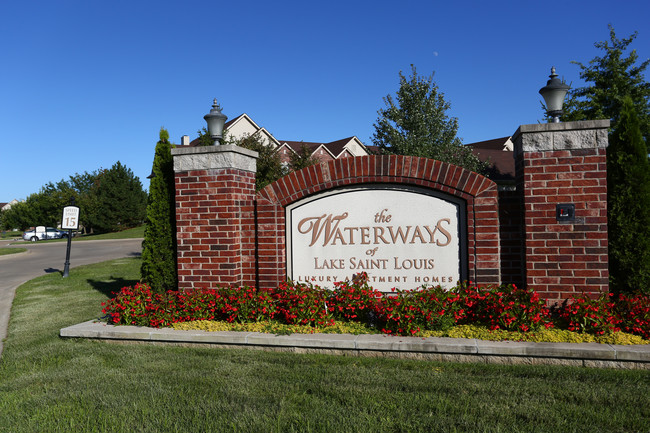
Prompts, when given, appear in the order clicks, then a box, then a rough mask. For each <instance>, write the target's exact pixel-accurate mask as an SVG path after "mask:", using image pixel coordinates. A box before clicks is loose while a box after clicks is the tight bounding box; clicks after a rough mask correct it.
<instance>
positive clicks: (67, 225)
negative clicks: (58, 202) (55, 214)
mask: <svg viewBox="0 0 650 433" xmlns="http://www.w3.org/2000/svg"><path fill="white" fill-rule="evenodd" d="M78 229H79V207H78V206H66V207H64V208H63V218H62V219H61V230H78Z"/></svg>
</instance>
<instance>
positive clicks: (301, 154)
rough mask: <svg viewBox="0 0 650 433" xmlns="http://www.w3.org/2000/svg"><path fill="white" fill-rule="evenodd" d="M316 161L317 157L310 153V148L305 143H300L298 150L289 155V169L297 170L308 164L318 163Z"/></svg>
mask: <svg viewBox="0 0 650 433" xmlns="http://www.w3.org/2000/svg"><path fill="white" fill-rule="evenodd" d="M318 162H319V161H318V159H316V158H315V157H314V156H313V155H312V152H311V149H310V148H309V147H308V146H307V145H306V144H302V145H301V146H300V149H298V152H296V153H292V154H291V156H290V157H289V169H290V170H291V171H298V170H302V169H303V168H305V167H309V166H310V165H314V164H318Z"/></svg>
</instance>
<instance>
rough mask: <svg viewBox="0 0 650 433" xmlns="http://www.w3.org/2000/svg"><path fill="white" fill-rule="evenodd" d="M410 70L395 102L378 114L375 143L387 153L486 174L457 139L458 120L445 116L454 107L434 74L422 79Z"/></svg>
mask: <svg viewBox="0 0 650 433" xmlns="http://www.w3.org/2000/svg"><path fill="white" fill-rule="evenodd" d="M411 70H412V75H411V77H410V78H409V79H407V78H406V77H405V76H404V75H403V74H402V72H401V71H400V73H399V77H400V87H399V90H398V91H397V94H396V95H395V98H393V97H392V96H391V95H388V96H386V97H385V98H384V103H385V104H386V108H384V109H380V110H379V111H378V112H377V113H378V114H379V117H378V118H377V121H376V123H375V124H374V127H375V133H374V134H373V136H372V141H373V143H374V144H375V145H376V146H378V147H379V148H380V149H382V151H383V152H384V153H392V154H397V155H412V156H422V157H426V158H433V159H437V160H440V161H444V162H448V163H451V164H455V165H459V166H462V167H465V168H467V169H469V170H472V171H477V172H480V171H483V170H484V169H485V167H486V164H484V163H482V162H481V161H480V160H479V159H478V158H477V157H476V156H475V155H474V154H473V153H472V151H471V149H470V148H468V147H465V146H463V145H462V143H461V141H460V139H459V138H458V137H457V136H456V133H457V132H458V119H457V118H455V117H451V118H450V117H449V116H448V115H447V114H446V112H447V110H449V109H450V108H451V104H449V102H447V101H445V99H444V94H443V93H442V92H440V91H439V90H438V86H437V85H436V84H435V82H434V81H433V74H431V76H429V77H420V76H418V74H417V71H416V69H415V66H413V65H411Z"/></svg>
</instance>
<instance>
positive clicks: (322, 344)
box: [60, 321, 650, 370]
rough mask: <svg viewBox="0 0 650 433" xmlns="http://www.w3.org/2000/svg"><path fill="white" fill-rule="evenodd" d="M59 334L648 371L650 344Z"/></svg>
mask: <svg viewBox="0 0 650 433" xmlns="http://www.w3.org/2000/svg"><path fill="white" fill-rule="evenodd" d="M60 336H61V337H65V338H90V339H96V340H106V341H119V342H126V343H143V342H144V343H151V344H175V345H183V346H198V345H200V346H202V347H206V346H207V347H217V348H232V347H239V348H254V349H262V350H276V351H285V352H294V353H326V354H333V355H346V356H374V357H379V356H384V357H394V358H413V359H426V360H432V361H452V362H480V363H493V364H527V365H541V364H546V365H569V366H577V367H601V368H630V369H632V368H633V369H646V370H650V345H639V346H615V345H608V344H598V343H580V344H575V343H527V342H514V341H483V340H476V339H463V338H418V337H394V336H387V335H377V334H375V335H349V334H292V335H273V334H263V333H258V332H206V331H177V330H174V329H170V328H161V329H158V328H146V327H138V326H114V325H108V324H106V323H101V322H95V321H89V322H84V323H80V324H78V325H74V326H70V327H67V328H63V329H61V331H60Z"/></svg>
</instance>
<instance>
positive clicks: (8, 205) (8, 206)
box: [0, 199, 18, 211]
mask: <svg viewBox="0 0 650 433" xmlns="http://www.w3.org/2000/svg"><path fill="white" fill-rule="evenodd" d="M17 203H18V200H16V199H13V200H11V201H10V202H9V203H0V211H3V210H9V209H11V206H13V205H15V204H17Z"/></svg>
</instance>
